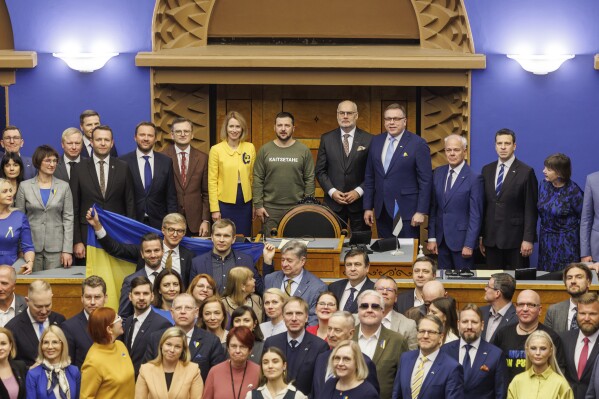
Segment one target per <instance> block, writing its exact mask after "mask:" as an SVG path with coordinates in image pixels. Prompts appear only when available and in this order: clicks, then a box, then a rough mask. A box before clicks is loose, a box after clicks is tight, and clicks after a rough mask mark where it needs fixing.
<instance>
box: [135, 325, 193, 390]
mask: <svg viewBox="0 0 599 399" xmlns="http://www.w3.org/2000/svg"><path fill="white" fill-rule="evenodd" d="M189 359H190V354H189V347H188V346H187V337H186V336H185V332H184V331H183V330H181V329H180V328H179V327H171V328H169V329H167V330H166V331H165V332H164V334H162V338H160V344H159V345H158V356H157V357H156V359H154V360H151V361H149V362H148V363H146V364H142V365H141V368H140V369H139V377H138V378H137V384H135V399H202V394H203V392H204V382H203V381H202V376H201V375H200V369H199V367H198V365H197V364H196V363H193V362H190V361H189Z"/></svg>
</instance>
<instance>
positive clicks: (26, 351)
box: [6, 312, 65, 367]
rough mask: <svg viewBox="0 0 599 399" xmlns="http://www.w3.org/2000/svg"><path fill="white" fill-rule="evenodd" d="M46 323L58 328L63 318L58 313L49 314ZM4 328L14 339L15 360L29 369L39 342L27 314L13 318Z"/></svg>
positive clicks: (35, 355)
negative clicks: (20, 361) (15, 346)
mask: <svg viewBox="0 0 599 399" xmlns="http://www.w3.org/2000/svg"><path fill="white" fill-rule="evenodd" d="M48 321H49V322H50V324H53V325H55V326H60V325H61V324H62V322H63V321H65V318H64V316H63V315H61V314H60V313H56V312H51V313H50V316H48ZM6 328H7V329H9V330H10V331H11V332H12V334H13V336H14V338H15V343H16V345H17V357H16V358H15V359H17V360H22V361H23V362H25V364H26V365H27V367H31V365H32V364H33V363H35V358H36V357H37V350H38V346H39V343H40V341H39V339H38V338H37V334H36V333H35V330H34V329H33V324H31V319H30V318H29V313H28V312H23V313H21V314H19V315H18V316H15V317H14V319H12V320H11V321H9V322H8V323H6Z"/></svg>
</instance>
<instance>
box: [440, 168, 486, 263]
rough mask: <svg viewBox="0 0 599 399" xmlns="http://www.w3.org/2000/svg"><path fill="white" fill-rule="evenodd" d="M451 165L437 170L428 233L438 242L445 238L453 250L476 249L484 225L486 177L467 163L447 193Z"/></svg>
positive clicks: (443, 240)
mask: <svg viewBox="0 0 599 399" xmlns="http://www.w3.org/2000/svg"><path fill="white" fill-rule="evenodd" d="M448 173H449V165H444V166H440V167H438V168H437V169H435V172H434V174H433V195H432V200H431V212H430V215H429V219H428V236H429V238H435V239H436V240H437V244H441V242H445V244H446V245H447V246H448V247H449V249H450V250H452V251H459V252H461V251H462V248H463V247H468V248H472V249H475V248H476V247H477V246H478V237H479V234H480V229H481V226H482V212H483V187H484V183H483V178H482V176H480V175H478V174H476V173H474V172H472V171H471V170H470V166H468V164H464V166H463V167H462V170H461V171H460V174H459V175H458V176H454V183H453V186H452V187H451V189H450V190H449V192H448V193H447V194H445V184H446V182H447V174H448Z"/></svg>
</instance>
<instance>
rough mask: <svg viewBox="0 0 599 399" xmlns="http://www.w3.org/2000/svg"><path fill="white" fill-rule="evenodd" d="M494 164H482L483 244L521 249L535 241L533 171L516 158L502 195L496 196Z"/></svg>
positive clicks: (534, 182)
mask: <svg viewBox="0 0 599 399" xmlns="http://www.w3.org/2000/svg"><path fill="white" fill-rule="evenodd" d="M496 170H497V161H495V162H492V163H490V164H488V165H485V166H484V167H483V170H482V176H483V179H484V182H485V203H484V209H485V210H484V218H483V228H482V236H483V244H484V245H485V246H486V247H497V248H499V249H513V248H520V245H521V244H522V241H528V242H531V243H532V242H535V241H536V238H537V199H538V186H539V184H538V182H537V177H536V176H535V172H534V169H532V168H531V167H530V166H528V165H526V164H525V163H523V162H520V161H519V160H518V159H515V160H514V163H513V164H512V166H511V167H510V169H509V170H508V171H507V172H506V174H505V177H504V180H503V185H502V187H501V192H500V193H499V196H496V195H495V172H496Z"/></svg>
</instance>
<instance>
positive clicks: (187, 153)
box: [164, 118, 210, 237]
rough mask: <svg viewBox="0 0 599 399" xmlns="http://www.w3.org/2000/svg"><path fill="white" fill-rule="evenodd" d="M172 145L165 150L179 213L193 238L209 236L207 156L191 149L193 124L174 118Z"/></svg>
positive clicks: (183, 119)
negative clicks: (173, 143)
mask: <svg viewBox="0 0 599 399" xmlns="http://www.w3.org/2000/svg"><path fill="white" fill-rule="evenodd" d="M171 136H172V138H173V141H174V142H175V145H174V146H172V145H170V146H168V147H166V148H165V149H164V154H165V155H167V156H168V157H169V158H171V160H172V162H173V172H174V174H175V189H176V191H177V203H178V204H179V213H180V214H182V215H183V216H185V218H186V219H187V228H188V232H190V233H191V234H192V235H194V236H198V235H199V236H201V237H207V236H208V234H210V222H209V220H210V205H209V203H208V155H206V154H204V153H203V152H201V151H199V150H196V149H195V148H193V147H192V146H191V145H190V143H191V140H192V139H193V124H192V123H191V121H189V120H187V119H185V118H176V119H175V120H174V121H173V123H172V125H171Z"/></svg>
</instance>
